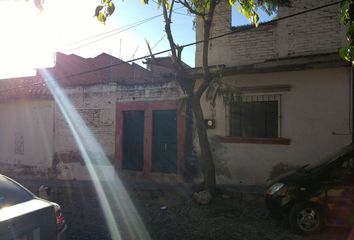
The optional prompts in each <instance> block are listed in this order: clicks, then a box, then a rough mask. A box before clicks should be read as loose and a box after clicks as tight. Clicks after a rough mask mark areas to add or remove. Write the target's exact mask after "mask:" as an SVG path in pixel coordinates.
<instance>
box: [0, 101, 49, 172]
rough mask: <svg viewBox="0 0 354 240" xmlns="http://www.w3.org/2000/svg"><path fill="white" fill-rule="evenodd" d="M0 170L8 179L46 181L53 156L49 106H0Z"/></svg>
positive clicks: (21, 103)
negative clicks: (42, 179) (37, 179)
mask: <svg viewBox="0 0 354 240" xmlns="http://www.w3.org/2000/svg"><path fill="white" fill-rule="evenodd" d="M0 112H1V117H0V132H1V134H0V169H1V173H4V174H7V175H9V176H15V177H17V178H19V177H20V178H21V177H23V178H24V177H29V176H30V177H31V178H42V177H46V176H47V173H48V169H49V168H50V167H51V165H52V156H53V113H54V112H53V103H52V101H50V100H19V101H3V102H1V103H0Z"/></svg>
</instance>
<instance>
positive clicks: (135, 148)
mask: <svg viewBox="0 0 354 240" xmlns="http://www.w3.org/2000/svg"><path fill="white" fill-rule="evenodd" d="M145 121H146V119H145V117H144V111H126V112H124V113H123V169H127V170H134V171H142V170H143V168H144V156H145V155H146V154H144V135H145V133H146V132H149V131H146V129H144V122H145ZM148 139H149V138H148ZM151 140H152V149H151V151H152V163H151V167H152V169H151V170H152V171H153V172H161V173H176V172H177V113H176V110H153V111H152V137H151Z"/></svg>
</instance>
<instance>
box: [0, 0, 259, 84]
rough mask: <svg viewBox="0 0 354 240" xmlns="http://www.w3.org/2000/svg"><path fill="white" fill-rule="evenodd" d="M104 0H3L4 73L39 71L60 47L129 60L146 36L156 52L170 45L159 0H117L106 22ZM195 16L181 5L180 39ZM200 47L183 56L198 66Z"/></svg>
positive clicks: (0, 42) (140, 52)
mask: <svg viewBox="0 0 354 240" xmlns="http://www.w3.org/2000/svg"><path fill="white" fill-rule="evenodd" d="M99 2H100V0H45V1H44V3H45V5H44V10H43V11H42V12H41V11H39V10H38V9H37V8H35V7H34V5H33V3H32V1H31V0H0V9H2V10H3V11H2V14H1V15H0V29H1V37H0V79H3V78H12V77H19V76H28V75H33V74H35V70H34V69H35V68H43V67H50V66H52V65H53V64H54V53H55V52H57V51H59V52H63V53H65V54H76V55H79V56H82V57H85V58H87V57H95V56H97V55H99V54H100V53H102V52H105V53H108V54H111V55H113V56H115V57H118V58H121V59H122V60H125V61H128V60H131V59H134V58H138V57H143V56H146V55H147V54H148V48H147V45H146V41H148V42H149V44H150V46H151V47H152V52H153V53H156V52H159V51H163V50H166V49H169V45H168V41H167V38H166V37H165V32H164V22H163V17H162V16H159V15H160V14H161V12H162V11H161V9H159V8H158V6H157V5H156V4H155V3H154V2H153V1H150V4H149V5H144V4H142V3H141V1H140V0H125V1H122V0H115V1H114V3H115V5H116V10H115V12H114V14H113V15H112V16H111V17H109V18H108V19H107V22H106V24H105V25H103V24H102V23H100V22H98V21H97V20H96V18H94V17H93V15H94V10H95V7H96V6H97V5H98V4H99ZM4 10H5V11H4ZM233 13H235V14H233V20H232V22H233V25H243V24H247V23H248V20H247V19H246V18H244V17H242V16H240V15H239V14H237V11H236V9H234V11H233ZM264 16H265V15H264V14H263V13H262V15H261V19H263V20H264V19H265V18H264ZM193 19H194V17H193V16H192V15H188V14H187V12H186V10H185V9H183V8H180V7H179V6H176V7H175V12H174V16H173V23H172V31H173V34H174V37H175V40H176V43H177V44H179V45H184V44H188V43H192V42H194V41H195V32H194V29H193ZM128 28H129V29H128ZM194 51H195V47H194V46H192V47H187V48H185V49H184V50H183V54H182V60H184V61H185V62H186V63H187V64H189V65H190V66H194ZM166 55H168V54H164V55H160V56H166ZM137 63H138V64H142V61H139V62H137Z"/></svg>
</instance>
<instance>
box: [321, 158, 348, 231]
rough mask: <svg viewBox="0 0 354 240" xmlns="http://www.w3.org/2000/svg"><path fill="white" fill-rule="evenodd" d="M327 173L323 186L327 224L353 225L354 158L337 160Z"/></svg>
mask: <svg viewBox="0 0 354 240" xmlns="http://www.w3.org/2000/svg"><path fill="white" fill-rule="evenodd" d="M339 161H340V162H339V164H337V165H334V167H333V168H332V169H331V171H329V174H328V180H329V181H327V182H326V184H325V195H326V203H327V207H328V218H327V219H328V222H329V223H330V224H333V225H341V226H343V225H344V226H353V225H354V157H353V155H352V154H350V155H349V156H345V157H344V159H341V160H339Z"/></svg>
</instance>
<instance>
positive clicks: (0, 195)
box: [0, 175, 33, 209]
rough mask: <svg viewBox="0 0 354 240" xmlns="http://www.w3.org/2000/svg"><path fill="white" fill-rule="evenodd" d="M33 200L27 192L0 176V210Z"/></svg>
mask: <svg viewBox="0 0 354 240" xmlns="http://www.w3.org/2000/svg"><path fill="white" fill-rule="evenodd" d="M31 199H33V195H31V194H30V193H29V192H28V191H27V190H25V189H23V188H22V187H21V186H19V185H18V184H16V183H15V182H13V181H11V180H9V179H8V178H6V177H4V176H1V175H0V209H1V208H3V207H9V206H12V205H15V204H19V203H22V202H26V201H29V200H31Z"/></svg>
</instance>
